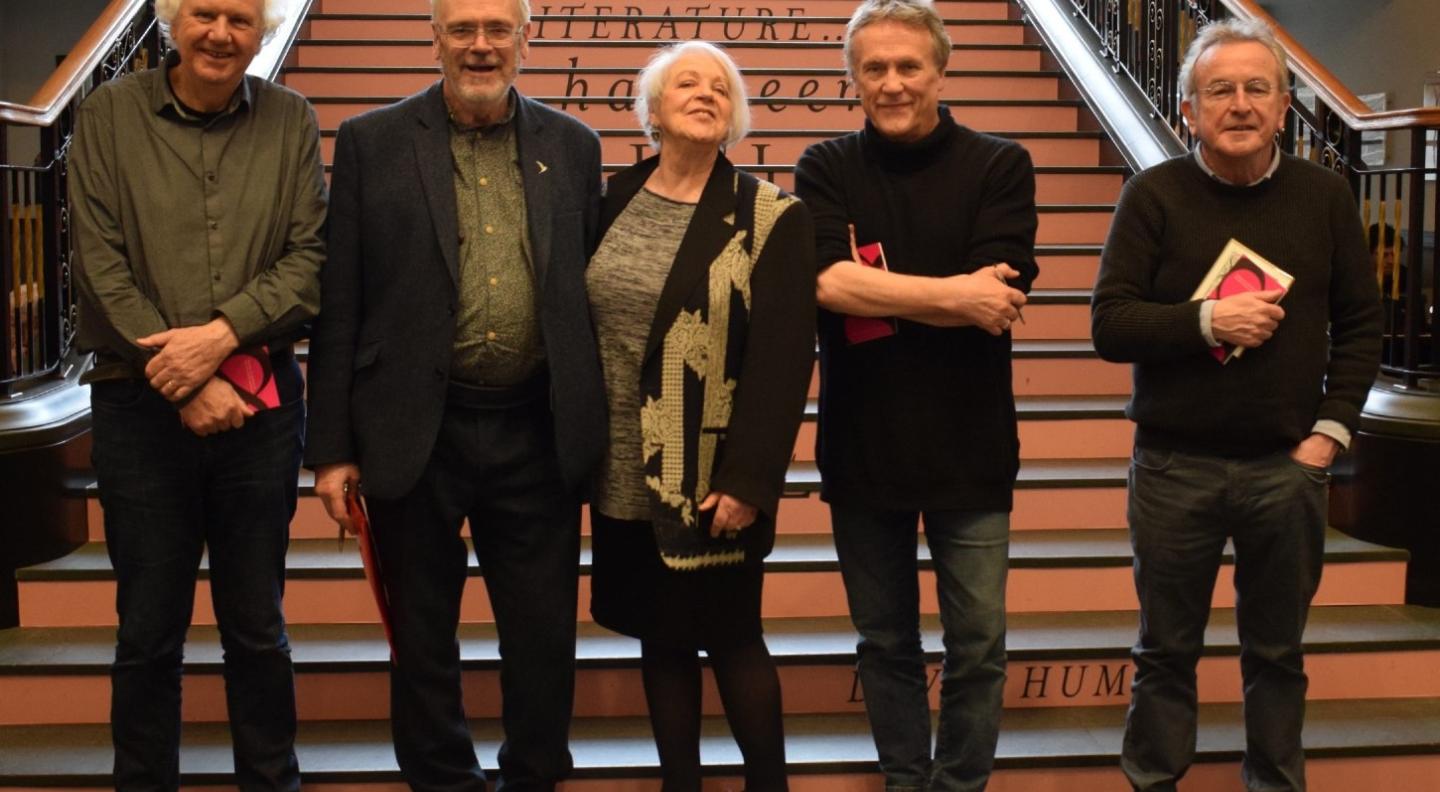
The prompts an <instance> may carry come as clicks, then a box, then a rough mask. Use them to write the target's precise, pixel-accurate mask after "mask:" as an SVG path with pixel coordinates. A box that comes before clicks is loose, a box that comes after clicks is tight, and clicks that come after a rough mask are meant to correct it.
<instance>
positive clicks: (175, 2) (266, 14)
mask: <svg viewBox="0 0 1440 792" xmlns="http://www.w3.org/2000/svg"><path fill="white" fill-rule="evenodd" d="M184 2H185V0H155V19H156V20H158V21H159V22H160V33H161V34H162V35H164V36H165V41H166V42H167V43H169V44H172V45H173V44H174V43H175V40H174V39H172V38H170V28H171V26H172V25H174V24H175V17H177V16H179V15H180V6H181V5H182V4H184ZM284 21H285V4H284V3H283V2H282V1H281V0H260V42H261V43H262V44H263V43H264V42H267V41H269V40H270V37H271V36H273V35H275V31H276V30H278V29H279V28H280V25H281V23H283V22H284Z"/></svg>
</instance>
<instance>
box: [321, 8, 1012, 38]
mask: <svg viewBox="0 0 1440 792" xmlns="http://www.w3.org/2000/svg"><path fill="white" fill-rule="evenodd" d="M566 8H567V10H565V11H562V10H560V8H559V7H558V6H557V7H555V8H552V9H551V12H552V13H550V14H549V15H546V16H545V17H544V18H538V17H539V7H538V6H537V7H533V9H532V11H531V13H532V15H533V17H534V18H532V19H531V20H530V31H529V33H530V39H531V40H532V41H540V40H550V41H573V42H574V43H576V44H593V43H596V42H601V41H645V42H654V44H655V45H656V46H660V45H663V44H666V43H669V42H672V41H689V40H692V39H703V40H705V41H713V42H715V43H717V44H725V43H728V42H732V41H773V42H777V43H790V42H807V41H844V40H845V22H844V21H843V20H839V19H837V20H836V21H819V20H816V19H811V18H807V17H813V16H815V14H814V12H812V11H810V10H809V9H808V8H807V9H806V13H805V15H804V16H803V17H802V16H801V15H798V14H797V15H794V16H790V15H787V14H786V13H785V11H784V10H780V11H779V13H778V14H766V13H764V12H756V11H755V10H754V9H753V8H746V9H745V10H743V11H732V12H731V13H728V14H720V13H719V8H718V6H717V7H714V8H712V9H710V10H708V11H702V12H701V13H700V14H699V15H692V14H684V15H675V14H671V15H669V16H668V17H666V18H664V19H630V20H627V19H626V18H625V17H626V16H630V17H640V16H645V15H644V14H637V13H635V12H633V11H632V12H629V13H628V14H627V13H625V12H624V10H623V9H624V8H625V6H624V4H619V5H618V6H611V7H610V10H609V11H606V10H599V11H597V10H595V9H591V10H588V11H577V12H575V13H573V14H572V13H570V12H569V11H568V5H567V6H566ZM604 8H605V7H604V6H601V9H604ZM732 8H733V7H732ZM671 10H672V11H673V10H674V7H673V6H672V7H671ZM574 16H604V17H609V18H608V19H580V20H577V19H573V18H569V19H567V17H574ZM655 16H659V15H655ZM761 16H764V17H773V19H772V20H765V21H762V20H759V19H755V18H754V17H761ZM847 16H848V15H847ZM721 17H724V19H721ZM742 17H743V19H742ZM945 29H946V31H947V32H948V33H949V34H950V40H951V41H952V42H954V43H956V44H1023V43H1025V28H1024V27H1022V26H1020V25H1012V24H985V25H976V24H950V25H946V26H945ZM309 37H310V38H315V39H346V40H353V41H375V40H386V39H390V40H410V41H427V42H428V41H432V40H433V39H434V33H433V32H432V28H431V27H430V19H429V17H428V16H422V17H419V18H413V17H412V18H408V19H329V18H319V19H314V18H312V19H311V20H310V32H309Z"/></svg>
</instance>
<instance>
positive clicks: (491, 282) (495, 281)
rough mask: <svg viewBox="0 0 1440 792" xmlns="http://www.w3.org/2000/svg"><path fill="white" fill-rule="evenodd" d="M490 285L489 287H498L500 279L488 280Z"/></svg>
mask: <svg viewBox="0 0 1440 792" xmlns="http://www.w3.org/2000/svg"><path fill="white" fill-rule="evenodd" d="M490 285H491V286H499V285H500V279H499V278H491V279H490Z"/></svg>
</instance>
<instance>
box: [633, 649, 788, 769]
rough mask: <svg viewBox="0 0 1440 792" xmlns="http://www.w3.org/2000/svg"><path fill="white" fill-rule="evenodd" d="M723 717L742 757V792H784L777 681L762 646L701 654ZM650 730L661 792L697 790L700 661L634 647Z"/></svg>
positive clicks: (679, 652)
mask: <svg viewBox="0 0 1440 792" xmlns="http://www.w3.org/2000/svg"><path fill="white" fill-rule="evenodd" d="M707 654H708V655H709V656H710V667H711V669H713V670H714V672H715V683H716V686H717V687H719V688H720V701H721V703H722V704H723V705H724V706H725V719H726V720H727V721H729V722H730V732H731V733H732V734H734V735H735V742H736V743H738V744H739V746H740V754H741V755H742V756H743V757H744V758H745V789H746V792H785V790H787V789H788V788H789V787H787V786H786V784H785V733H784V726H783V724H782V718H781V714H780V677H779V676H778V675H777V674H776V673H775V661H774V660H772V659H771V657H770V652H769V650H767V649H766V648H765V641H764V640H762V639H759V638H757V639H755V640H754V641H752V642H751V643H748V644H745V645H743V646H737V647H732V648H729V649H715V650H712V651H709V652H707ZM640 660H641V662H640V668H641V675H642V676H643V678H644V681H645V700H646V702H647V703H648V704H649V707H650V726H651V728H652V729H653V730H654V732H655V746H656V748H658V749H659V752H660V775H661V779H662V781H661V784H662V785H661V792H699V789H700V657H699V653H698V652H697V651H695V650H694V649H684V648H678V647H674V646H667V645H665V644H661V643H657V642H654V641H643V642H641V645H640Z"/></svg>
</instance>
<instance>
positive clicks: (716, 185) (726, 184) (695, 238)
mask: <svg viewBox="0 0 1440 792" xmlns="http://www.w3.org/2000/svg"><path fill="white" fill-rule="evenodd" d="M734 177H735V168H734V167H733V166H732V165H731V164H730V161H729V160H727V159H725V155H723V154H721V155H719V156H718V157H716V158H715V167H713V168H711V170H710V179H709V181H707V182H706V183H705V189H704V190H703V191H702V192H701V193H700V203H698V204H696V206H695V214H694V215H693V216H692V217H691V219H690V227H689V228H687V229H686V230H685V238H684V239H682V240H680V249H679V250H677V251H676V252H675V263H674V265H672V266H671V267H670V276H669V277H667V278H666V279H665V286H664V287H663V288H662V289H661V290H660V302H659V303H658V304H657V305H656V307H655V321H654V322H653V323H652V324H651V325H650V337H649V338H648V339H646V342H645V356H644V358H643V359H642V361H641V365H644V364H645V362H646V361H648V360H649V359H650V356H651V355H654V354H655V353H656V352H657V351H658V350H659V349H660V345H661V344H662V343H663V342H664V341H665V334H666V333H667V332H669V330H670V326H671V325H672V324H674V323H675V318H676V317H677V316H679V315H680V311H682V310H684V309H685V308H686V307H687V302H688V301H689V299H690V295H691V294H692V293H694V291H695V289H696V288H698V287H699V285H700V283H701V282H702V281H704V280H705V279H706V278H708V277H709V275H710V264H711V262H713V261H714V260H715V258H716V257H717V256H719V255H720V251H722V250H724V249H725V245H726V243H728V242H729V241H730V238H731V237H732V236H734V235H735V223H734V219H735V218H734V212H735V178H734ZM727 216H728V217H729V219H728V220H727V219H726V218H727Z"/></svg>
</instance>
